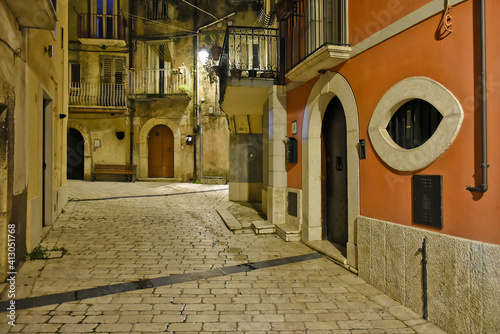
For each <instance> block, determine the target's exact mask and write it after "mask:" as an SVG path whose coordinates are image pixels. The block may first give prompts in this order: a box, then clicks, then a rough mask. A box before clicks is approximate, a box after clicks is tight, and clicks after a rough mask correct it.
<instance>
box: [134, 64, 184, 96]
mask: <svg viewBox="0 0 500 334" xmlns="http://www.w3.org/2000/svg"><path fill="white" fill-rule="evenodd" d="M128 77H129V89H130V91H129V94H132V95H143V94H152V95H163V94H177V93H187V92H188V91H189V90H190V87H191V72H190V71H189V69H188V68H187V67H181V68H179V69H176V70H166V69H155V70H144V71H136V70H130V71H129V75H128Z"/></svg>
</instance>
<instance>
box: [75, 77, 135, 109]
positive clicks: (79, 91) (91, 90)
mask: <svg viewBox="0 0 500 334" xmlns="http://www.w3.org/2000/svg"><path fill="white" fill-rule="evenodd" d="M126 88H127V87H126V85H123V84H104V83H95V84H93V83H81V82H72V83H71V84H70V87H69V104H70V105H72V106H87V107H126V106H127V89H126Z"/></svg>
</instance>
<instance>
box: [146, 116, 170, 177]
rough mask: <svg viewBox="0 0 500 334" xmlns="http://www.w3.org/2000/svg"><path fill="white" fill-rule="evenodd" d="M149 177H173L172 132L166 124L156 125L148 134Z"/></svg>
mask: <svg viewBox="0 0 500 334" xmlns="http://www.w3.org/2000/svg"><path fill="white" fill-rule="evenodd" d="M148 144H149V158H148V166H149V167H148V174H149V177H159V178H172V177H174V134H173V132H172V130H170V128H169V127H168V126H166V125H156V126H155V127H154V128H152V129H151V131H150V132H149V136H148Z"/></svg>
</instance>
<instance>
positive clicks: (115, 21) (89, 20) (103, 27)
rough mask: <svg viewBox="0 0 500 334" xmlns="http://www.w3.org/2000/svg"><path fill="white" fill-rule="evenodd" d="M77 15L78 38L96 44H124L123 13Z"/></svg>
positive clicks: (124, 26) (124, 24) (124, 27)
mask: <svg viewBox="0 0 500 334" xmlns="http://www.w3.org/2000/svg"><path fill="white" fill-rule="evenodd" d="M77 15H78V40H79V41H80V42H81V43H82V44H86V45H97V46H126V45H127V42H126V41H125V39H126V19H125V17H124V16H123V14H121V13H120V14H118V15H108V14H81V13H77Z"/></svg>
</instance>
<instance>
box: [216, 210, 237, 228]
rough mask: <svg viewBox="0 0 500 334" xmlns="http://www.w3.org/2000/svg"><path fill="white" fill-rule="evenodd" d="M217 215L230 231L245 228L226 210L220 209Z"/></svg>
mask: <svg viewBox="0 0 500 334" xmlns="http://www.w3.org/2000/svg"><path fill="white" fill-rule="evenodd" d="M217 213H218V214H219V216H220V217H221V218H222V220H223V221H224V224H226V226H227V228H228V229H229V230H230V231H235V230H241V229H242V228H243V227H242V226H241V223H240V222H239V221H238V219H236V218H234V216H233V214H232V213H231V212H229V211H228V210H226V209H218V210H217Z"/></svg>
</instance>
